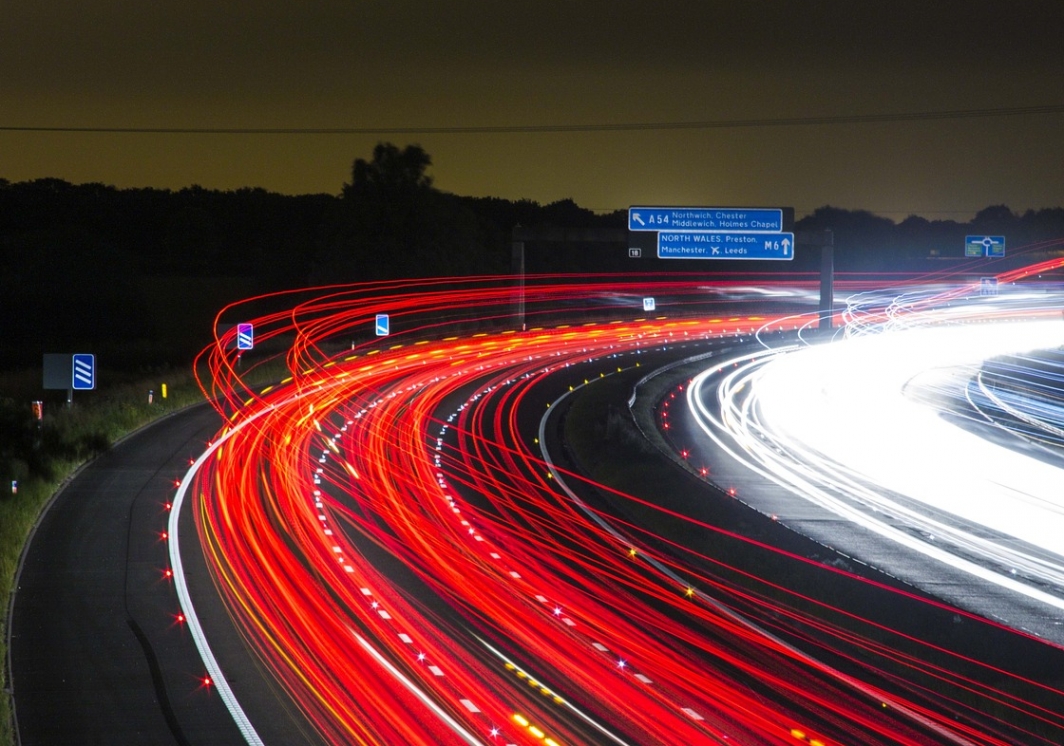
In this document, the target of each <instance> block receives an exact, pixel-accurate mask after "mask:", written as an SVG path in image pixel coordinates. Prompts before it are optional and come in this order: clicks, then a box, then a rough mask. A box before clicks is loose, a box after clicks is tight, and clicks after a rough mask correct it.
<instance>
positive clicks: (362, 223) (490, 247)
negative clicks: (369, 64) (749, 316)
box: [0, 143, 1064, 368]
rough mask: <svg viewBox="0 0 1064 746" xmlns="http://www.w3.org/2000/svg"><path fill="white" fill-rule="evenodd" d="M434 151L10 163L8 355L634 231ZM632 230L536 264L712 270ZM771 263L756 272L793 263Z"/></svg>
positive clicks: (879, 234) (1056, 216)
mask: <svg viewBox="0 0 1064 746" xmlns="http://www.w3.org/2000/svg"><path fill="white" fill-rule="evenodd" d="M430 166H431V159H430V157H429V155H428V153H426V152H425V151H424V150H423V149H421V148H420V147H418V146H416V145H411V146H407V147H405V148H399V147H397V146H395V145H392V144H390V143H380V144H378V145H377V147H376V148H375V149H374V151H373V154H372V157H371V158H369V159H362V158H359V159H357V160H355V161H354V163H353V166H352V170H351V181H350V182H349V183H347V184H344V185H343V188H342V191H341V192H340V193H339V194H337V195H329V194H312V195H300V196H286V195H280V194H274V193H270V192H267V191H265V190H263V189H256V188H244V189H238V190H235V191H216V190H208V189H203V188H202V187H199V186H192V187H189V188H186V189H182V190H180V191H171V190H164V189H116V188H114V187H111V186H106V185H103V184H81V185H74V184H69V183H67V182H65V181H61V180H59V179H38V180H35V181H30V182H23V183H10V182H8V181H6V180H2V179H0V323H2V329H0V361H2V362H0V368H10V367H16V366H25V365H27V364H30V365H39V364H40V354H41V353H42V352H78V351H87V352H97V353H98V354H101V355H104V356H105V359H106V361H107V363H108V364H109V365H112V366H116V367H127V368H128V367H134V368H135V367H138V366H139V367H149V366H154V365H160V364H164V363H185V362H187V361H188V360H189V357H190V355H191V354H192V353H194V352H195V351H197V350H198V349H200V348H201V347H202V346H203V345H204V344H206V342H207V341H209V331H210V324H211V322H212V321H213V318H214V315H215V313H216V312H217V311H218V310H219V309H220V308H221V307H222V306H224V305H225V304H226V303H228V302H231V301H235V300H239V299H241V298H246V297H249V296H252V295H255V294H258V293H265V292H269V291H274V290H279V289H287V288H294V287H301V286H307V285H314V284H323V283H326V284H332V283H341V282H359V281H366V280H376V279H392V278H399V277H420V276H425V277H428V276H436V277H439V276H456V275H472V274H501V273H507V272H509V271H510V269H511V242H512V235H513V230H514V227H515V226H518V225H520V226H524V227H526V228H528V227H536V226H543V227H547V226H553V227H560V228H564V229H585V230H594V229H612V230H614V231H621V232H622V233H623V230H624V228H625V227H626V224H627V219H626V212H625V211H624V210H618V211H616V212H614V213H611V214H608V215H598V214H595V213H593V212H592V211H590V210H586V209H584V208H581V207H579V206H578V205H576V204H575V203H574V202H573V201H572V200H562V201H559V202H555V203H552V204H548V205H540V204H538V203H536V202H533V201H530V200H517V201H511V200H505V199H500V198H492V197H484V198H476V197H462V196H459V195H455V194H449V193H446V192H442V191H440V190H439V189H437V188H435V187H434V186H433V182H432V179H431V177H430V176H429V175H428V169H429V168H430ZM795 228H796V230H799V231H801V230H820V229H824V228H830V229H832V230H833V231H834V236H835V245H836V250H835V251H836V267H837V268H838V269H839V270H840V271H895V270H896V271H904V270H910V271H911V270H919V269H921V268H923V269H926V268H927V262H928V257H930V256H941V257H946V256H953V257H959V256H960V255H961V254H962V253H963V245H962V244H963V238H964V235H966V234H967V233H984V234H1004V235H1006V236H1007V237H1008V240H1009V244H1010V246H1016V245H1020V244H1025V243H1032V242H1035V241H1040V240H1045V239H1048V238H1053V237H1060V236H1064V209H1052V210H1040V211H1028V212H1027V213H1024V214H1023V215H1017V214H1014V213H1012V212H1011V211H1010V210H1009V209H1008V208H1006V207H1003V206H998V207H988V208H986V209H985V210H983V211H981V212H980V213H979V214H978V215H977V216H976V218H975V219H974V220H973V221H972V222H971V223H956V222H953V221H928V220H925V219H923V218H919V217H915V216H913V217H910V218H907V219H906V220H904V221H902V222H901V223H897V224H895V223H894V222H893V221H891V220H888V219H885V218H882V217H878V216H875V215H873V214H871V213H867V212H863V211H849V210H841V209H837V208H832V207H822V208H820V209H818V210H816V211H815V212H814V213H813V214H812V215H809V216H807V217H805V218H803V219H802V220H800V221H798V223H797V225H796V226H795ZM623 244H624V241H623V238H622V239H621V245H618V246H611V247H608V252H609V257H610V258H609V259H608V260H602V261H599V259H598V258H597V255H593V254H594V252H595V251H597V252H604V251H607V249H604V248H603V247H602V246H601V245H596V247H595V248H594V249H592V247H591V245H588V246H579V245H576V244H571V245H565V244H552V245H550V246H549V247H547V248H546V249H545V251H546V253H547V256H545V257H543V256H541V257H540V261H539V263H538V265H537V263H536V262H531V263H530V264H529V267H528V268H529V271H537V270H542V271H547V270H549V271H566V268H569V271H581V270H585V269H586V267H588V266H592V267H596V268H598V269H599V271H633V270H636V269H638V270H644V269H667V270H670V271H699V272H706V271H707V265H706V263H705V262H701V263H696V262H691V261H682V262H665V260H662V262H664V266H653V263H654V262H657V261H658V260H656V259H655V260H653V261H652V262H649V263H643V264H640V265H639V266H638V267H636V266H633V265H632V264H631V263H630V262H628V261H627V252H626V248H625V246H624V245H623ZM588 252H591V253H588ZM578 259H582V261H577V260H578ZM817 261H818V255H814V254H813V253H810V252H807V253H805V254H801V253H800V254H799V256H798V257H797V259H796V261H795V262H793V263H788V264H789V265H791V266H789V267H788V269H792V270H796V271H805V270H811V269H813V268H815V267H816V266H817V264H816V262H817ZM770 264H771V265H773V266H771V267H767V268H765V267H759V268H758V270H757V271H769V270H777V269H782V268H781V267H779V265H780V263H779V262H773V263H770ZM752 265H753V263H749V262H742V263H734V262H730V263H728V266H726V267H715V268H714V269H717V270H721V271H736V270H739V269H747V268H750V267H752ZM75 348H78V349H75Z"/></svg>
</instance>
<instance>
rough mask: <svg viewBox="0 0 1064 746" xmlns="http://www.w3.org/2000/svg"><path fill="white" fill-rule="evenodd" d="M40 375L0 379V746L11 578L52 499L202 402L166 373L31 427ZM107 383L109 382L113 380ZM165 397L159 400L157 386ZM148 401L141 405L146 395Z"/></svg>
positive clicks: (4, 727) (82, 395) (87, 395)
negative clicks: (149, 427)
mask: <svg viewBox="0 0 1064 746" xmlns="http://www.w3.org/2000/svg"><path fill="white" fill-rule="evenodd" d="M38 376H39V373H35V374H34V376H33V380H32V381H31V380H29V379H28V378H27V376H26V375H25V374H10V375H7V376H4V377H3V378H2V379H0V392H4V393H3V395H2V396H0V478H2V479H3V481H2V482H0V609H2V610H3V617H2V625H0V660H2V661H3V682H4V687H3V689H4V696H3V697H0V744H4V745H5V746H6V745H7V744H13V743H14V739H15V734H14V726H13V723H12V713H11V691H10V684H9V682H8V678H7V677H8V673H9V672H8V659H7V655H8V652H7V625H8V624H9V623H10V610H11V593H12V589H13V584H14V582H15V573H16V571H17V569H18V564H19V559H20V557H21V556H22V552H23V549H24V547H25V545H26V540H27V539H28V537H29V536H30V534H31V532H32V531H33V527H34V526H35V525H36V523H37V521H38V519H39V518H40V516H41V514H42V511H43V510H44V509H45V507H46V506H47V505H48V503H49V501H50V500H51V499H52V496H53V495H55V494H56V492H57V491H59V490H60V489H61V488H62V486H63V484H64V483H65V482H66V481H67V480H68V479H70V478H71V476H72V475H73V474H74V473H75V472H76V471H77V470H78V469H79V468H80V467H81V466H82V465H84V464H85V463H87V462H88V461H91V460H92V459H93V458H95V457H96V456H98V455H99V454H101V453H103V452H104V451H106V450H107V449H108V448H110V447H111V445H112V444H113V443H115V442H116V441H118V440H119V439H121V438H122V437H124V436H126V435H128V434H129V433H131V432H133V431H134V430H136V429H138V428H140V427H143V426H144V425H146V424H148V423H149V422H151V421H152V420H155V419H158V418H159V417H163V416H165V415H167V414H170V413H172V412H175V411H177V410H178V409H182V408H184V407H187V406H189V405H192V404H195V403H198V402H202V401H203V395H202V393H201V392H200V390H199V387H198V386H197V385H196V382H195V380H194V378H193V376H192V374H191V371H174V370H165V371H158V372H155V373H152V374H150V375H149V374H146V373H141V374H138V375H129V376H126V377H124V380H120V381H119V382H117V383H115V384H114V385H112V386H109V387H107V388H103V389H100V390H97V391H91V392H77V394H76V396H75V399H74V402H73V404H72V406H70V407H68V406H66V403H65V402H61V401H60V402H53V401H46V402H44V405H43V410H44V411H43V417H42V418H41V419H40V420H38V419H37V417H36V416H35V413H34V411H33V407H32V406H31V397H32V396H33V395H34V393H37V394H39V388H35V387H34V382H36V383H37V385H38V386H39V379H38V378H37V377H38ZM112 378H113V377H112ZM164 383H165V384H166V385H167V396H166V397H165V398H163V396H162V385H163V384H164ZM149 391H150V392H152V397H151V399H152V401H151V402H150V403H149V401H148V392H149Z"/></svg>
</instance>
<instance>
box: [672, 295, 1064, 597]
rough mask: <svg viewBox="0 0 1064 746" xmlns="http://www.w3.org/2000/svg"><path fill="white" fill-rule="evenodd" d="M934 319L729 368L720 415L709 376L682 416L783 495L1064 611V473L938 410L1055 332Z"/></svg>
mask: <svg viewBox="0 0 1064 746" xmlns="http://www.w3.org/2000/svg"><path fill="white" fill-rule="evenodd" d="M944 311H945V312H944V313H943V314H942V315H940V316H937V318H936V314H935V313H934V311H933V310H932V309H929V308H926V307H925V308H922V309H921V311H920V313H919V314H918V316H919V319H918V321H919V322H923V323H924V325H919V324H918V323H914V321H917V319H915V318H913V317H914V316H917V314H914V315H913V316H911V317H910V318H908V319H907V320H906V321H905V322H903V323H902V322H899V319H898V317H897V316H896V315H895V314H896V311H895V310H892V312H891V313H890V314H888V316H889V318H890V321H889V322H888V323H887V325H886V326H883V327H879V329H887V330H886V331H882V333H876V334H863V335H861V336H857V337H850V338H848V339H845V340H841V341H837V342H834V343H831V344H823V345H818V346H814V347H808V348H803V349H795V348H790V349H788V350H783V351H776V352H771V353H766V354H762V355H759V356H756V357H749V356H748V357H746V358H744V359H742V360H739V361H729V362H728V363H726V365H725V366H722V367H723V368H725V369H726V368H728V367H731V366H732V365H733V364H737V366H736V367H735V368H734V370H733V371H732V372H730V373H729V374H727V375H725V376H723V377H720V378H719V379H718V381H717V383H716V385H717V386H718V389H717V392H716V400H717V404H718V405H719V414H718V413H717V412H716V411H714V408H712V407H708V406H706V404H705V400H706V396H707V394H706V391H705V389H706V387H707V386H708V385H710V380H711V379H713V378H714V376H719V375H720V374H719V373H717V371H718V370H720V369H719V368H718V369H715V370H714V371H706V372H704V373H703V374H701V375H700V376H698V377H697V378H696V379H695V380H694V381H693V382H692V386H691V387H690V388H689V390H688V401H689V404H690V406H691V409H692V411H693V412H694V413H695V416H696V418H697V420H698V422H699V425H700V426H701V427H702V429H703V430H704V431H705V432H706V433H707V434H709V435H710V437H712V438H713V439H714V440H715V441H716V442H717V443H718V444H719V445H720V446H721V447H723V448H725V449H726V450H728V451H729V452H730V453H731V454H732V455H733V456H735V457H736V458H738V459H740V460H741V461H743V462H745V463H746V464H747V465H748V466H750V468H752V469H754V470H755V471H757V472H758V473H760V474H762V475H764V476H766V477H768V478H769V479H771V480H773V481H775V482H776V483H777V484H780V485H783V486H785V487H787V488H788V489H789V490H791V491H792V492H793V493H794V494H796V495H799V496H801V497H802V498H804V499H806V500H809V501H811V502H815V503H816V504H818V505H820V506H821V507H823V508H825V509H827V510H830V511H832V512H834V513H836V514H838V515H840V516H843V517H845V518H846V519H847V520H850V521H852V522H854V523H857V524H859V525H861V526H864V527H865V528H867V529H870V530H872V531H875V532H876V533H878V534H880V535H882V536H885V537H887V538H889V539H891V540H892V541H895V542H897V543H899V544H903V545H905V546H907V547H909V548H911V549H914V550H917V551H920V552H922V553H924V554H925V555H927V556H930V557H933V558H934V559H936V560H938V561H941V562H946V563H948V564H950V565H952V566H953V567H956V568H958V569H961V570H964V571H966V572H969V573H971V574H973V575H977V576H979V577H980V578H982V579H984V580H987V581H990V582H993V583H996V584H998V585H1000V586H1003V587H1007V588H1009V589H1011V590H1013V591H1016V592H1019V593H1023V594H1024V595H1026V596H1028V597H1031V598H1034V599H1037V600H1038V601H1041V602H1043V603H1046V604H1049V605H1051V606H1053V607H1055V608H1058V609H1064V489H1062V485H1064V470H1061V469H1060V468H1058V467H1056V466H1054V465H1052V464H1049V463H1046V462H1045V461H1042V460H1039V459H1036V458H1033V457H1031V456H1029V455H1026V454H1024V453H1021V452H1019V451H1018V450H1014V449H1010V448H1007V447H1004V446H1002V445H1000V444H997V443H994V442H992V441H990V440H987V439H985V438H983V437H980V436H979V435H978V434H977V433H975V432H972V431H970V430H966V429H964V428H963V427H961V426H959V425H958V424H956V418H947V417H944V416H943V411H942V409H941V407H940V406H939V405H941V402H942V399H943V397H944V396H946V395H948V394H950V393H953V394H956V393H961V394H962V395H963V392H964V390H965V388H966V386H967V383H968V381H969V380H971V379H973V378H974V377H975V376H976V374H977V373H978V370H979V367H980V366H981V364H982V363H983V361H985V360H987V359H989V358H992V357H997V356H1001V355H1016V354H1020V353H1025V352H1029V351H1034V350H1041V349H1049V348H1054V347H1058V346H1059V345H1061V344H1062V342H1064V324H1062V323H1061V321H1060V319H1059V317H1058V318H1055V319H1053V320H1049V321H1011V322H1006V321H1001V322H998V323H981V324H966V325H957V324H948V325H943V324H941V321H942V319H943V318H952V317H955V316H956V315H958V314H957V311H956V308H951V309H944ZM932 321H937V322H938V323H934V324H928V323H927V322H932ZM864 328H867V327H864ZM710 396H711V395H710ZM888 516H889V519H888ZM899 523H901V524H904V527H905V528H899V527H898V524H899ZM914 529H915V530H914ZM1014 539H1015V540H1019V541H1018V542H1017V541H1014ZM1021 542H1022V544H1021ZM957 554H963V555H966V556H967V557H968V559H965V558H962V557H959V556H957ZM972 558H980V559H979V560H978V561H972ZM1002 568H1008V571H1003V570H1002ZM1022 578H1029V579H1033V580H1035V581H1037V582H1038V583H1039V584H1042V583H1044V584H1049V585H1051V586H1053V587H1055V588H1057V589H1059V595H1057V594H1054V593H1052V592H1045V591H1043V590H1040V589H1038V588H1035V587H1033V586H1032V585H1031V584H1029V583H1026V582H1023V581H1022Z"/></svg>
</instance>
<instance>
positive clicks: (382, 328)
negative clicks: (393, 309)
mask: <svg viewBox="0 0 1064 746" xmlns="http://www.w3.org/2000/svg"><path fill="white" fill-rule="evenodd" d="M389 327H390V322H389V319H388V314H386V313H378V314H377V324H376V330H377V336H378V337H387V336H388V334H390V333H391V332H390V328H389Z"/></svg>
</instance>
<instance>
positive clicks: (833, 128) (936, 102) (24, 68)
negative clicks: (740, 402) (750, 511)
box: [0, 0, 1064, 220]
mask: <svg viewBox="0 0 1064 746" xmlns="http://www.w3.org/2000/svg"><path fill="white" fill-rule="evenodd" d="M1031 107H1043V111H1042V112H1040V113H1031V112H1029V111H1028V112H1025V111H1024V110H1025V109H1029V108H1031ZM1044 109H1048V112H1047V111H1045V110H1044ZM1002 111H1004V113H1000V112H1002ZM941 112H968V113H969V114H976V115H977V116H963V117H961V116H952V117H949V118H937V117H935V118H926V117H901V118H899V119H893V117H894V116H895V115H907V114H921V115H923V114H929V113H936V114H937V113H941ZM990 112H999V113H998V114H996V115H994V116H987V115H986V114H988V113H990ZM854 117H870V118H871V119H872V121H862V122H853V121H848V120H850V119H852V118H854ZM810 118H816V119H820V120H823V121H821V122H820V123H809V122H802V121H801V120H808V119H810ZM794 120H799V123H794ZM736 122H743V124H741V125H735V124H729V126H719V125H721V124H728V123H736ZM787 122H790V123H787ZM690 123H703V125H712V126H697V127H694V126H684V127H679V128H673V127H672V125H687V124H690ZM648 125H662V126H648ZM580 127H582V128H585V131H573V128H580ZM610 127H618V129H609V128H610ZM23 128H58V129H60V130H70V129H74V128H90V129H96V130H115V129H134V130H137V129H140V130H143V129H171V130H175V129H176V130H197V132H177V133H147V132H125V133H120V132H113V131H93V132H71V131H58V132H45V131H26V130H25V129H23ZM447 128H452V129H456V130H458V131H452V132H439V131H436V132H433V131H426V130H433V129H435V130H439V129H447ZM233 129H237V130H246V129H282V130H288V132H285V133H268V134H248V133H232V132H229V133H227V132H219V131H218V130H233ZM558 129H561V130H562V131H557V130H558ZM310 130H346V132H341V133H330V134H322V133H309V132H308V131H310ZM368 130H373V131H368ZM402 130H406V131H402ZM411 130H415V131H411ZM416 130H420V131H416ZM513 130H518V131H513ZM1062 135H1064V2H1060V0H1030V1H1028V0H1010V1H1009V2H986V1H983V0H920V1H919V2H911V1H910V0H890V1H889V2H881V1H880V0H819V1H817V0H807V1H805V2H784V1H782V0H777V1H772V0H746V1H739V0H734V1H733V2H728V3H724V2H718V1H716V0H702V1H699V0H688V1H687V2H680V1H679V0H658V1H656V2H653V3H650V2H637V1H625V0H610V1H609V2H603V1H601V0H588V1H583V2H582V1H580V0H568V1H566V2H555V1H553V0H544V1H541V2H512V1H503V2H500V1H498V0H496V1H493V2H488V1H486V0H467V1H465V2H428V1H426V0H420V1H417V2H413V1H411V0H371V1H365V0H362V1H360V0H317V1H314V0H308V2H292V1H291V0H286V1H285V2H280V1H278V0H255V1H254V2H251V1H250V0H234V1H232V2H225V3H218V2H216V1H215V0H211V1H210V2H208V1H207V0H180V1H179V0H151V1H150V2H143V0H137V1H134V0H85V1H83V2H76V3H71V2H69V0H33V1H32V2H18V3H7V4H5V7H4V11H3V21H2V22H0V154H2V155H0V178H5V179H7V180H9V181H25V180H30V179H36V178H42V177H56V178H61V179H65V180H68V181H72V182H75V183H82V182H103V183H106V184H113V185H115V186H118V187H162V188H171V189H179V188H182V187H185V186H189V185H192V184H199V185H201V186H203V187H207V188H212V189H235V188H239V187H244V186H253V187H264V188H266V189H269V190H272V191H279V192H283V193H289V194H302V193H311V192H327V193H333V194H336V193H339V191H340V189H341V187H342V185H343V183H344V182H345V181H348V180H349V179H350V167H351V163H352V161H353V160H354V158H356V157H364V158H368V157H369V156H370V154H371V152H372V149H373V146H374V144H375V143H377V142H378V141H382V140H385V141H390V142H394V143H396V144H398V145H400V146H402V145H406V144H409V143H418V144H420V145H421V146H422V147H424V148H425V150H427V151H428V153H429V154H430V155H431V157H432V160H433V167H432V169H431V170H430V174H431V175H432V176H434V177H435V182H436V186H438V187H439V188H440V189H443V190H445V191H449V192H455V193H457V194H462V195H470V196H498V197H505V198H509V199H520V198H528V199H533V200H536V201H539V202H541V203H547V202H552V201H555V200H558V199H564V198H572V199H574V200H575V201H576V202H577V203H578V204H580V205H581V206H583V207H587V208H591V209H594V210H613V209H620V208H625V207H627V206H628V205H630V204H662V205H705V206H716V205H765V206H770V205H771V206H793V207H795V208H796V211H797V214H798V215H799V216H801V215H803V214H806V213H808V212H809V211H811V210H813V209H815V208H816V207H818V206H821V205H825V204H831V205H834V206H837V207H844V208H849V209H867V210H871V211H873V212H876V213H878V214H881V215H885V216H888V217H892V218H895V219H901V218H903V217H905V216H906V215H908V214H911V213H916V214H920V215H924V216H926V217H929V218H952V219H957V220H966V219H968V218H970V217H971V216H972V214H973V213H974V212H975V211H977V210H979V209H981V208H983V207H986V206H988V205H991V204H1007V205H1008V206H1010V207H1011V208H1012V209H1014V210H1017V211H1023V210H1026V209H1028V208H1036V209H1037V208H1041V207H1057V206H1061V205H1064V136H1062Z"/></svg>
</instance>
